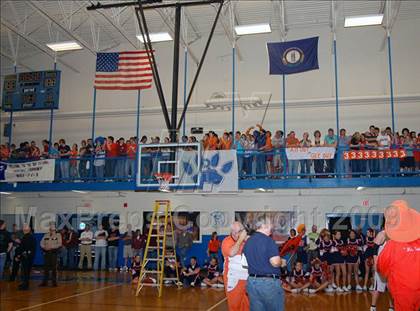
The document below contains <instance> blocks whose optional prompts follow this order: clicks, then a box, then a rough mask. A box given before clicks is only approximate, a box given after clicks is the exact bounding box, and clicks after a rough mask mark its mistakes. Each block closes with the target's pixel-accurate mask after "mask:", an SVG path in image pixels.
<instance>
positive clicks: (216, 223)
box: [210, 211, 226, 228]
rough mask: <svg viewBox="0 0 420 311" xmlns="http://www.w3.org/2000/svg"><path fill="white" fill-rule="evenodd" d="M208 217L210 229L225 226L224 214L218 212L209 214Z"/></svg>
mask: <svg viewBox="0 0 420 311" xmlns="http://www.w3.org/2000/svg"><path fill="white" fill-rule="evenodd" d="M210 217H211V225H212V227H214V228H217V227H222V226H224V225H225V221H226V218H225V213H223V212H219V211H217V212H211V213H210Z"/></svg>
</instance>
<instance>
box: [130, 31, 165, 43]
mask: <svg viewBox="0 0 420 311" xmlns="http://www.w3.org/2000/svg"><path fill="white" fill-rule="evenodd" d="M144 36H145V37H146V35H144ZM149 37H150V41H151V42H163V41H172V37H171V35H170V34H169V33H167V32H156V33H150V34H149ZM137 39H139V40H140V41H141V42H142V43H144V41H143V36H142V35H137ZM146 40H147V37H146Z"/></svg>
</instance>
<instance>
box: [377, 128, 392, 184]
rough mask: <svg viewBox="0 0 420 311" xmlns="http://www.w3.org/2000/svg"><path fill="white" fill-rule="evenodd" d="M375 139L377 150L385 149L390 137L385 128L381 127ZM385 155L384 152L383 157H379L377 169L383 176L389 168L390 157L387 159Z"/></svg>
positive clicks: (387, 146) (388, 146)
mask: <svg viewBox="0 0 420 311" xmlns="http://www.w3.org/2000/svg"><path fill="white" fill-rule="evenodd" d="M376 141H377V142H378V150H386V149H389V148H390V146H391V137H390V136H389V135H388V134H387V133H386V130H385V129H382V131H381V132H380V134H379V135H378V137H376ZM385 156H386V154H384V158H383V159H379V170H380V171H381V173H382V175H383V176H386V175H387V174H389V173H390V169H391V159H390V158H388V159H387V158H386V157H385Z"/></svg>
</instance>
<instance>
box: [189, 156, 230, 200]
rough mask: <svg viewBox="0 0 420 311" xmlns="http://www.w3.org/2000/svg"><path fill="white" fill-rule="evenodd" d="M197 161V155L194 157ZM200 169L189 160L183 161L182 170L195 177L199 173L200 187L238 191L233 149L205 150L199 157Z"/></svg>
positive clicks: (211, 190)
mask: <svg viewBox="0 0 420 311" xmlns="http://www.w3.org/2000/svg"><path fill="white" fill-rule="evenodd" d="M195 159H196V160H195V161H197V157H196V158H195ZM201 163H202V164H201V171H199V172H197V173H196V174H195V176H194V172H195V170H194V169H193V167H197V165H196V163H194V165H192V163H191V161H188V162H183V171H184V173H185V174H186V175H190V177H191V178H192V179H194V180H195V179H196V178H197V175H198V174H200V188H201V189H202V190H203V191H206V192H226V191H228V192H229V191H238V164H237V160H236V151H235V150H220V151H216V150H211V151H205V152H204V153H203V155H202V158H201Z"/></svg>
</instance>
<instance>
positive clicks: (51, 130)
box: [48, 52, 57, 153]
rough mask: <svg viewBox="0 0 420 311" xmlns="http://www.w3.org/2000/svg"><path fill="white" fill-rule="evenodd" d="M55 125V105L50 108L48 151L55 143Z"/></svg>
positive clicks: (55, 67) (55, 66)
mask: <svg viewBox="0 0 420 311" xmlns="http://www.w3.org/2000/svg"><path fill="white" fill-rule="evenodd" d="M56 70H57V52H56V53H55V57H54V71H56ZM53 125H54V107H51V110H50V129H49V135H48V153H50V152H51V147H52V146H53V143H52V136H53V134H52V132H53Z"/></svg>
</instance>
